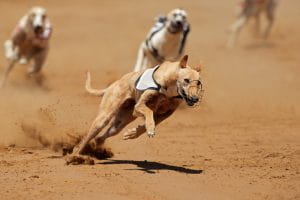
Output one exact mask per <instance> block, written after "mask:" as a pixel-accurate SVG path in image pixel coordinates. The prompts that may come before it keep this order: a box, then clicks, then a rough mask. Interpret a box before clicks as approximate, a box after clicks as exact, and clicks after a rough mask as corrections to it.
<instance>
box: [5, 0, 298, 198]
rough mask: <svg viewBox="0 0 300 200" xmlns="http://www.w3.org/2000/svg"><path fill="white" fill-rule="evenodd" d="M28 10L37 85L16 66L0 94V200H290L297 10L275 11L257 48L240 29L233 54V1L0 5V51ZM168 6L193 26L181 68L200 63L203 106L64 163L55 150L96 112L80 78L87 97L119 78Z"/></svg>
mask: <svg viewBox="0 0 300 200" xmlns="http://www.w3.org/2000/svg"><path fill="white" fill-rule="evenodd" d="M39 3H41V4H42V5H43V6H45V7H47V8H48V10H49V15H50V17H51V21H52V23H53V26H54V34H53V38H52V41H51V50H50V54H49V58H48V60H47V63H46V65H45V67H44V71H43V73H44V75H45V76H46V81H45V85H44V87H39V86H37V85H36V84H35V83H34V82H33V81H32V80H29V79H28V78H26V77H25V76H24V74H25V71H26V68H25V67H23V66H16V68H15V69H14V71H13V72H12V73H11V76H10V77H9V82H8V84H7V87H6V88H4V89H3V90H1V93H0V118H1V120H0V127H1V128H0V194H1V197H0V199H3V200H4V199H118V200H119V199H131V200H133V199H145V200H150V199H151V200H153V199H161V200H175V199H178V200H179V199H180V200H183V199H184V200H186V199H207V200H212V199H218V200H219V199H230V200H231V199H256V200H260V199H268V200H269V199H272V200H277V199H278V200H282V199H295V200H296V199H300V187H299V185H300V123H299V122H300V104H299V102H300V79H299V74H300V68H299V63H300V57H299V51H300V27H299V20H300V13H299V6H300V2H299V1H298V0H289V1H281V4H280V6H279V8H278V10H277V11H278V12H277V20H276V23H275V26H274V29H273V30H272V34H271V37H270V38H269V41H268V42H264V43H262V42H261V41H259V40H258V39H254V38H253V37H252V36H251V34H250V33H251V23H250V24H249V26H247V27H246V28H245V29H244V30H243V31H242V35H241V37H240V40H239V44H238V46H237V47H236V48H235V49H233V50H232V51H227V50H226V49H225V48H224V44H225V41H226V36H227V35H226V29H227V27H228V26H229V24H230V23H232V22H233V20H234V6H235V4H236V1H235V0H228V1H217V0H214V1H180V0H164V1H160V2H159V3H158V2H155V1H138V0H130V1H116V0H114V1H98V0H87V1H79V0H72V1H71V0H69V1H58V0H51V1H50V0H49V1H42V2H41V1H33V0H27V1H21V0H1V1H0V13H1V23H0V43H3V42H4V40H5V39H7V38H8V36H9V35H10V32H11V30H12V29H13V27H14V26H15V24H16V22H17V20H18V19H19V18H20V16H22V15H23V13H24V12H25V11H26V10H27V9H29V8H30V7H31V6H33V5H36V4H39ZM178 6H181V7H184V8H185V9H186V10H187V11H188V13H189V21H190V23H191V25H192V30H191V33H190V36H189V38H188V44H187V48H186V52H187V53H188V54H189V55H190V65H195V64H197V63H199V62H200V60H203V61H204V62H205V63H206V67H205V70H204V72H203V80H204V81H203V82H204V85H205V99H204V102H203V103H202V104H201V106H200V107H198V108H195V109H189V108H186V107H185V106H183V107H182V108H181V109H180V110H178V112H176V114H175V115H174V116H172V117H171V118H169V119H168V120H166V121H165V122H164V123H162V124H161V125H160V126H159V127H158V128H157V135H156V136H155V138H153V139H152V138H151V139H149V138H148V137H147V136H146V135H143V136H141V137H140V138H138V139H136V140H131V141H123V140H122V134H120V135H118V136H115V137H114V138H111V139H110V140H108V141H107V143H106V147H109V148H111V149H112V151H113V152H114V157H113V158H111V159H108V160H96V164H95V165H92V166H87V165H83V166H67V165H65V161H64V159H63V158H62V156H61V152H59V151H58V152H55V151H53V149H55V148H56V147H57V146H56V144H59V143H61V142H68V141H70V140H71V139H70V137H69V135H70V134H71V135H82V134H84V133H85V132H86V131H87V130H88V128H89V125H90V123H91V121H92V119H93V118H94V117H95V115H96V113H97V108H98V102H99V99H98V98H96V97H91V96H88V95H87V94H86V93H85V91H84V89H83V83H84V71H85V70H87V69H90V70H91V72H92V76H93V85H95V86H97V87H98V88H101V87H105V86H107V84H109V83H110V82H111V81H113V80H115V79H117V78H118V77H120V76H121V75H122V74H124V73H126V72H129V71H130V70H131V69H132V68H133V65H134V62H135V58H136V53H137V48H138V45H139V43H140V42H141V41H142V40H143V39H144V37H145V35H146V33H147V31H148V30H149V28H150V27H151V26H152V24H153V18H154V16H156V15H157V14H160V13H165V12H167V11H169V10H170V9H172V8H174V7H178ZM1 54H2V56H1V59H0V67H1V70H3V67H4V65H5V63H6V61H5V59H4V56H3V50H1ZM40 142H42V143H43V145H41V143H40ZM45 146H46V147H45Z"/></svg>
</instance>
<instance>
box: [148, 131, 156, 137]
mask: <svg viewBox="0 0 300 200" xmlns="http://www.w3.org/2000/svg"><path fill="white" fill-rule="evenodd" d="M147 134H148V136H149V138H150V137H154V136H155V132H154V131H147Z"/></svg>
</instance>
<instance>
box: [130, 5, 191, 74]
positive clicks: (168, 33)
mask: <svg viewBox="0 0 300 200" xmlns="http://www.w3.org/2000/svg"><path fill="white" fill-rule="evenodd" d="M186 17H187V14H186V12H185V11H184V10H182V9H174V10H172V11H171V12H170V13H169V14H168V15H167V16H166V17H165V16H160V17H158V18H157V22H156V24H155V26H154V27H153V28H152V29H151V30H150V32H149V33H148V36H147V38H146V40H145V41H144V42H143V43H142V44H141V46H140V48H139V51H138V57H137V61H136V64H135V67H134V71H139V70H142V69H146V68H149V67H154V66H156V65H158V64H161V63H162V62H164V61H165V60H168V61H176V60H178V59H179V58H180V57H181V55H182V54H183V50H184V46H185V42H186V37H187V35H188V33H189V30H190V25H189V24H188V22H187V19H186Z"/></svg>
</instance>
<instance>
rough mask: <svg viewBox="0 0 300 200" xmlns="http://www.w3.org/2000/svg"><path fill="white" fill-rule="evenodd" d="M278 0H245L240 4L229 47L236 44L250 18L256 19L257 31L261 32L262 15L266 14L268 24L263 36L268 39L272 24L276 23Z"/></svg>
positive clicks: (231, 28) (231, 31)
mask: <svg viewBox="0 0 300 200" xmlns="http://www.w3.org/2000/svg"><path fill="white" fill-rule="evenodd" d="M277 3H278V0H243V1H242V2H241V4H240V5H239V12H238V19H237V20H236V21H235V22H234V23H233V24H232V25H231V26H230V28H229V31H230V35H229V39H228V41H227V47H228V48H231V47H233V46H234V45H235V43H236V40H237V37H238V35H239V33H240V31H241V29H242V27H243V26H244V25H245V24H246V23H247V22H248V20H249V19H250V18H252V17H253V18H254V19H255V33H256V35H259V34H260V15H261V14H262V13H265V14H266V18H267V20H268V24H267V27H266V29H265V30H264V32H263V35H262V37H263V38H264V39H267V38H268V36H269V34H270V30H271V28H272V25H273V23H274V15H275V13H274V12H275V8H276V6H277Z"/></svg>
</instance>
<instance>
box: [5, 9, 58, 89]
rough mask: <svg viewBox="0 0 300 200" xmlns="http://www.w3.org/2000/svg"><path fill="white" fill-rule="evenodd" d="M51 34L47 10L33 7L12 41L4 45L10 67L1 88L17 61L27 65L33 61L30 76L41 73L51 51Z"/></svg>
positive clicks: (23, 18)
mask: <svg viewBox="0 0 300 200" xmlns="http://www.w3.org/2000/svg"><path fill="white" fill-rule="evenodd" d="M51 32H52V28H51V24H50V21H49V19H48V17H47V15H46V10H45V9H44V8H42V7H33V8H32V9H31V10H30V11H29V12H28V13H27V14H26V15H25V16H23V17H22V18H21V20H20V21H19V23H18V24H17V26H16V28H15V30H14V31H13V33H12V37H11V39H9V40H7V41H5V43H4V50H5V57H6V58H7V59H8V65H7V67H6V68H5V72H4V77H3V80H2V83H1V86H3V85H4V84H5V81H6V79H7V76H8V74H9V72H10V71H11V70H12V68H13V66H14V65H15V63H16V62H17V61H19V63H20V64H27V63H28V62H29V61H30V60H31V59H32V60H33V65H32V66H31V67H30V68H29V70H28V74H29V75H33V74H37V73H38V72H40V70H41V68H42V66H43V64H44V62H45V60H46V57H47V53H48V50H49V39H50V36H51Z"/></svg>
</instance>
